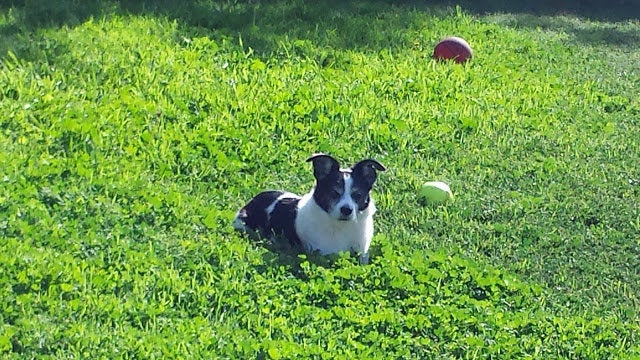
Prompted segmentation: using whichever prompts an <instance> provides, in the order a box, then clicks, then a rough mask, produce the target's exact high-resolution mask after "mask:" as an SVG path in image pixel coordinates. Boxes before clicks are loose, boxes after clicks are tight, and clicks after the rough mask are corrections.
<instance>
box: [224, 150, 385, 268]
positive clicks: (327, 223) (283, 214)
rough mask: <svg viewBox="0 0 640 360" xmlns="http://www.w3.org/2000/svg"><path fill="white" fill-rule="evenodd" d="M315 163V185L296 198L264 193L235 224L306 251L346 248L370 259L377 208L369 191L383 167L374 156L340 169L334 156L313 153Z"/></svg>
mask: <svg viewBox="0 0 640 360" xmlns="http://www.w3.org/2000/svg"><path fill="white" fill-rule="evenodd" d="M307 161H308V162H309V161H311V162H313V176H314V177H315V178H316V184H315V186H314V188H313V189H312V190H311V192H309V193H308V194H306V195H304V196H302V197H300V196H298V195H296V194H292V193H290V192H286V191H278V190H272V191H264V192H262V193H260V194H258V195H256V196H255V197H254V198H253V199H251V201H249V202H248V203H247V204H246V205H245V206H244V207H243V208H242V209H240V211H238V214H237V215H236V218H235V220H234V222H233V227H234V228H235V229H237V230H240V231H246V232H249V233H258V234H259V235H260V236H262V237H264V238H269V239H271V240H272V241H276V240H277V239H280V238H282V237H284V238H285V239H286V240H288V241H289V243H290V244H291V245H292V246H294V247H297V248H301V249H303V250H305V251H307V252H310V253H311V252H315V251H318V252H319V253H320V254H322V255H326V254H333V253H338V252H341V251H349V252H351V253H357V254H360V262H361V263H367V262H368V260H369V253H368V252H369V245H370V244H371V239H372V238H373V214H374V213H375V212H376V206H375V204H374V202H373V199H372V198H371V195H370V194H369V193H370V191H371V188H372V187H373V184H374V182H375V181H376V178H377V171H385V170H386V169H385V167H384V166H382V164H380V163H379V162H377V161H376V160H371V159H367V160H362V161H360V162H358V163H357V164H355V165H353V166H352V167H351V168H348V169H341V168H340V164H339V163H338V161H337V160H336V159H334V158H333V157H331V156H329V155H325V154H316V155H313V156H311V157H310V158H309V159H307Z"/></svg>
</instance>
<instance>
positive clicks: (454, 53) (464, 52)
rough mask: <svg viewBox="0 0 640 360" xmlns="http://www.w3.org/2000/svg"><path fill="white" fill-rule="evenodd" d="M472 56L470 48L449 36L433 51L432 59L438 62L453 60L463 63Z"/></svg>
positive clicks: (460, 39) (460, 40)
mask: <svg viewBox="0 0 640 360" xmlns="http://www.w3.org/2000/svg"><path fill="white" fill-rule="evenodd" d="M471 56H473V52H472V51H471V46H469V43H468V42H467V41H466V40H465V39H462V38H459V37H456V36H450V37H448V38H445V39H443V40H442V41H440V42H439V43H438V45H436V47H435V48H434V49H433V57H434V58H435V59H438V60H453V61H455V62H457V63H460V64H461V63H463V62H465V61H467V60H469V59H471Z"/></svg>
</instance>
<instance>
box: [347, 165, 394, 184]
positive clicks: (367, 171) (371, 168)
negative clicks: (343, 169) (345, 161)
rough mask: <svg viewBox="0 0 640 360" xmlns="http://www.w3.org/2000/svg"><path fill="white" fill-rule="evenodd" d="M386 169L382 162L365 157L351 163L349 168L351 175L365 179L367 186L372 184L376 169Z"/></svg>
mask: <svg viewBox="0 0 640 360" xmlns="http://www.w3.org/2000/svg"><path fill="white" fill-rule="evenodd" d="M385 170H387V169H386V168H385V167H384V166H383V165H382V164H380V163H379V162H378V161H376V160H373V159H366V160H362V161H360V162H358V163H357V164H355V165H353V167H352V168H351V172H352V174H353V176H358V177H361V178H362V179H365V181H367V183H368V184H369V186H373V183H374V182H375V181H376V178H377V176H378V173H377V172H376V171H385Z"/></svg>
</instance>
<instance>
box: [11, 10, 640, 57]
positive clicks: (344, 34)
mask: <svg viewBox="0 0 640 360" xmlns="http://www.w3.org/2000/svg"><path fill="white" fill-rule="evenodd" d="M457 5H459V6H460V7H461V8H462V10H463V11H465V12H467V13H470V14H473V15H478V16H481V15H485V14H489V13H504V14H509V15H508V16H506V18H508V19H509V20H505V21H504V23H505V25H510V26H522V27H532V28H538V27H540V28H550V29H561V30H563V31H565V32H567V33H570V34H574V35H575V39H576V40H577V41H582V42H585V43H595V44H607V45H614V46H624V45H632V44H637V42H638V40H639V39H640V35H639V34H638V33H637V32H633V31H631V30H627V29H624V28H621V27H618V26H617V25H616V24H615V22H621V21H626V20H630V19H636V18H640V16H639V14H640V3H639V2H637V1H634V0H613V1H611V0H609V1H605V0H542V1H519V2H516V1H508V0H473V1H472V0H460V1H452V0H432V1H425V0H422V1H421V0H349V1H339V0H320V1H315V2H305V1H303V0H286V1H285V0H262V1H260V0H225V1H221V0H218V1H214V0H186V1H182V2H178V1H173V0H142V1H125V0H85V1H75V0H57V1H48V0H13V1H11V0H10V1H6V2H2V3H1V4H0V42H2V43H4V44H5V46H0V51H3V53H2V55H4V53H6V49H4V47H9V46H8V45H7V44H11V43H12V42H16V41H20V39H18V38H17V37H19V36H20V35H21V33H24V32H28V31H33V30H35V29H38V28H43V27H57V26H62V25H66V26H75V25H78V24H80V23H82V22H84V21H86V20H87V19H89V18H92V17H93V18H100V17H105V16H111V15H114V14H134V15H142V16H150V17H157V16H162V17H167V18H169V19H175V20H176V21H178V22H179V23H180V24H181V25H182V26H184V27H185V28H187V29H192V30H193V31H197V32H205V33H207V32H213V33H214V34H215V35H216V36H229V37H234V38H237V37H242V38H243V39H244V40H246V41H245V42H246V43H248V44H251V46H252V48H253V49H254V51H256V52H258V53H262V54H265V55H267V54H270V53H272V52H273V51H274V50H275V48H276V47H277V45H278V42H280V41H282V40H283V39H285V38H289V39H308V40H310V41H311V42H312V43H313V44H314V45H318V46H329V47H333V48H336V49H354V48H359V49H370V50H380V49H382V48H388V47H391V46H402V45H403V44H406V42H407V41H410V39H408V38H407V36H408V35H407V34H406V33H407V32H406V29H407V27H408V26H410V25H411V24H412V23H415V22H416V21H417V20H418V19H419V17H418V14H422V13H425V12H427V13H430V14H432V15H434V16H437V17H447V16H453V14H455V11H454V10H452V9H454V8H455V6H457ZM561 14H566V15H573V16H574V18H575V17H576V16H577V17H579V18H586V19H593V20H599V21H604V22H607V23H606V25H607V26H586V25H585V22H581V21H577V20H576V21H570V20H568V19H569V18H570V17H556V16H555V15H561ZM611 22H613V23H611Z"/></svg>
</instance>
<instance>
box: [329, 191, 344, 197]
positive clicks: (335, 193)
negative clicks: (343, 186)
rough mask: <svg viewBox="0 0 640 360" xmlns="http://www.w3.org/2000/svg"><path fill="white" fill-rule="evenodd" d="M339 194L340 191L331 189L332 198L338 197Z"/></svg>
mask: <svg viewBox="0 0 640 360" xmlns="http://www.w3.org/2000/svg"><path fill="white" fill-rule="evenodd" d="M340 196H342V194H341V193H340V191H338V190H336V189H333V190H331V197H333V198H339V197H340Z"/></svg>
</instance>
